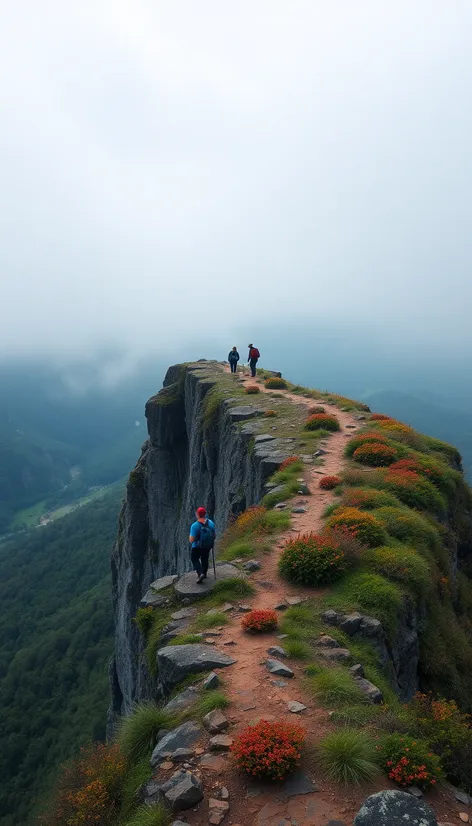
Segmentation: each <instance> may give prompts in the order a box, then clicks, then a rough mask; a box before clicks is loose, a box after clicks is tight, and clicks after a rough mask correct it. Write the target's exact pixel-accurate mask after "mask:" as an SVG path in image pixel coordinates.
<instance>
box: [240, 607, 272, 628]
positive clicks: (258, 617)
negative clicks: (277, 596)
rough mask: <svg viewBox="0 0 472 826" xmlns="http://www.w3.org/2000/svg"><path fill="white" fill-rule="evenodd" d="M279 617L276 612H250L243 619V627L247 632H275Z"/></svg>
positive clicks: (261, 610) (260, 610) (262, 610)
mask: <svg viewBox="0 0 472 826" xmlns="http://www.w3.org/2000/svg"><path fill="white" fill-rule="evenodd" d="M277 622H278V617H277V614H276V612H275V611H269V610H264V609H259V610H256V611H249V612H248V613H247V614H245V616H244V617H243V619H242V621H241V625H242V627H243V628H244V630H245V631H256V632H262V631H273V630H274V628H277Z"/></svg>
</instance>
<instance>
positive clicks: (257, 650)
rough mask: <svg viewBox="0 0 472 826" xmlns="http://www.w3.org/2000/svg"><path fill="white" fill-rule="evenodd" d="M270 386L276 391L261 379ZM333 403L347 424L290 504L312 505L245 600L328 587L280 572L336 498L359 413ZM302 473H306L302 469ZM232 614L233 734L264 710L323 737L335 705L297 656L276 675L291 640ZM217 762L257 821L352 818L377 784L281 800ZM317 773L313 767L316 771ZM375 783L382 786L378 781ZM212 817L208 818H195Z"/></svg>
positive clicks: (236, 818)
mask: <svg viewBox="0 0 472 826" xmlns="http://www.w3.org/2000/svg"><path fill="white" fill-rule="evenodd" d="M239 378H240V379H242V381H243V383H244V384H247V383H251V382H253V379H251V378H250V377H249V376H245V375H241V374H240V375H239ZM261 390H262V391H263V392H268V391H266V389H265V388H264V387H263V386H261ZM283 397H284V399H287V400H289V401H290V402H292V403H293V404H295V405H299V406H303V407H306V408H309V407H312V406H313V404H314V403H315V402H314V400H313V399H306V398H303V397H300V396H298V395H295V394H292V393H288V392H283ZM323 407H325V409H326V411H327V412H328V411H329V412H332V413H334V414H335V415H336V416H337V418H338V419H339V422H340V424H341V430H340V431H339V432H337V433H333V434H332V435H330V436H329V437H328V438H327V439H326V441H325V442H323V449H324V450H325V451H326V453H325V455H324V456H323V465H322V466H317V465H311V464H305V467H304V471H303V480H304V482H305V484H306V485H307V486H308V489H309V491H310V494H309V495H306V496H305V495H299V496H296V497H294V499H293V500H292V501H291V502H290V504H289V506H290V505H299V504H300V505H301V506H302V507H303V508H304V510H305V511H306V512H305V513H302V514H291V516H292V525H291V527H290V528H289V529H288V530H287V531H286V532H284V533H282V534H280V535H279V536H278V537H277V539H276V540H275V542H274V544H273V549H272V552H271V553H268V554H266V555H264V556H263V558H262V559H260V562H261V565H262V567H261V570H260V571H258V572H257V574H255V575H253V576H252V577H251V582H252V584H253V585H255V587H256V593H255V595H254V596H253V597H251V598H248V599H245V600H244V603H245V604H247V605H249V606H250V607H251V608H274V606H275V605H277V604H278V603H280V602H283V601H284V600H285V599H286V598H288V599H290V598H291V597H292V598H294V597H300V598H301V599H302V600H303V599H306V598H308V597H313V596H315V595H317V594H321V593H322V591H321V590H316V589H313V588H300V587H295V586H292V585H290V584H288V583H287V582H285V581H284V580H283V579H282V578H281V577H280V575H279V572H278V560H279V556H280V551H281V549H282V547H283V546H284V543H285V542H286V540H287V539H288V538H290V537H292V536H293V535H296V534H298V533H305V532H308V531H314V532H318V531H320V530H321V528H322V525H323V519H322V514H323V512H324V510H325V508H326V506H327V505H328V504H329V503H330V502H332V501H333V500H334V494H333V493H332V492H330V491H323V490H321V489H320V488H319V480H320V478H321V476H324V475H327V474H329V475H331V474H335V473H339V471H340V470H341V468H342V466H343V464H344V448H345V445H346V442H347V438H348V437H349V436H350V435H352V434H353V433H354V432H355V430H356V429H357V427H358V426H359V421H358V420H357V419H356V418H355V417H354V415H353V414H352V413H347V412H343V411H340V410H339V408H337V407H336V406H335V405H331V404H329V403H327V402H325V401H323ZM300 478H302V477H301V476H300ZM230 616H231V622H230V623H229V624H228V625H227V626H225V627H224V628H222V629H221V632H222V635H221V637H219V638H217V639H216V640H215V644H216V647H217V648H219V649H221V650H222V651H227V652H228V653H231V655H232V656H234V657H235V659H236V660H237V665H235V666H234V667H233V668H231V669H228V670H227V671H226V672H225V673H224V674H222V675H221V676H222V678H223V680H224V685H225V693H226V695H227V696H228V698H229V700H230V706H229V709H228V719H229V720H230V721H231V722H232V723H233V726H232V729H231V732H232V734H233V733H234V734H236V733H238V732H239V731H240V730H241V729H243V728H245V727H246V726H247V725H250V724H254V723H255V722H257V721H258V720H260V719H261V718H263V719H266V720H286V721H289V722H292V723H293V722H298V723H299V724H301V725H302V726H303V727H304V728H305V729H306V732H307V742H308V743H310V742H311V743H316V742H317V741H318V740H319V739H320V738H321V737H323V736H324V735H325V734H326V733H327V732H328V731H330V730H331V729H332V725H331V724H330V719H329V713H328V711H327V710H326V708H322V707H320V706H318V705H317V703H316V702H315V701H314V700H313V697H312V696H311V695H307V693H306V692H305V691H304V689H303V685H302V680H303V676H304V673H303V672H304V667H305V665H306V664H304V663H302V664H300V663H299V662H298V661H297V660H294V659H288V660H284V663H286V664H287V665H288V666H289V668H290V669H291V670H292V671H293V672H294V677H293V678H292V679H282V680H281V679H280V678H277V677H274V676H273V675H271V674H270V673H269V672H268V670H267V668H266V665H265V661H266V659H267V658H268V656H269V655H268V654H267V649H268V648H269V647H271V646H273V645H281V646H283V640H279V639H278V638H277V633H278V632H277V631H276V632H274V633H273V634H264V635H255V636H251V635H249V634H247V633H245V632H244V631H243V630H242V628H241V619H242V617H243V614H241V613H238V612H236V611H234V612H232V613H231V615H230ZM291 700H296V701H298V702H301V703H303V704H304V705H306V710H304V711H303V712H302V714H301V715H300V714H298V715H296V714H293V713H291V712H290V711H289V709H288V705H287V704H288V702H289V701H291ZM216 766H217V767H218V768H219V769H220V772H217V773H218V774H219V773H221V778H222V779H221V780H220V783H224V785H226V786H227V788H228V789H229V790H230V795H231V815H232V816H231V819H230V820H229V823H232V824H234V823H238V824H239V823H244V824H248V826H249V824H252V823H254V824H255V826H270V824H278V823H283V822H284V819H285V824H284V826H289V824H290V823H294V824H295V822H296V823H297V824H298V826H315V824H316V825H317V826H318V825H321V824H325V823H328V821H329V820H338V821H339V820H343V819H344V817H345V816H346V819H347V821H350V820H352V817H351V815H353V814H354V813H355V812H356V811H357V810H358V808H359V806H360V803H361V802H362V800H363V799H365V797H366V792H367V793H369V789H368V788H367V789H366V788H365V787H364V789H363V791H362V793H359V792H357V793H354V794H353V793H350V792H347V791H346V792H344V791H343V792H342V793H341V794H340V792H339V789H337V788H335V787H331V785H330V784H329V783H323V785H322V787H321V786H318V784H317V791H316V792H311V793H309V794H299V795H297V794H295V795H293V796H290V797H289V798H285V799H281V800H279V799H278V798H277V796H276V795H274V790H273V787H272V789H271V790H269V791H268V790H265V789H263V788H261V789H258V787H253V786H252V784H250V785H249V787H248V784H247V781H245V780H244V779H243V778H241V777H239V776H238V775H237V774H236V773H235V772H234V769H233V770H231V768H230V766H231V764H230V763H229V762H228V763H227V760H226V758H218V759H217V761H216ZM308 774H309V775H310V774H311V773H310V772H308ZM372 788H373V789H374V787H372ZM193 822H196V823H197V822H198V823H200V822H201V823H204V822H205V820H204V819H202V820H201V821H200V820H198V821H192V823H193Z"/></svg>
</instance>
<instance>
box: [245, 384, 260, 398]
mask: <svg viewBox="0 0 472 826" xmlns="http://www.w3.org/2000/svg"><path fill="white" fill-rule="evenodd" d="M244 392H245V393H247V394H248V396H254V395H255V394H256V393H260V392H261V388H260V387H258V386H257V384H248V385H247V387H245V388H244Z"/></svg>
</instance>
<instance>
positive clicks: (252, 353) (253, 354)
mask: <svg viewBox="0 0 472 826" xmlns="http://www.w3.org/2000/svg"><path fill="white" fill-rule="evenodd" d="M248 347H249V356H248V362H249V367H250V368H251V376H255V375H256V364H257V362H258V361H259V359H260V357H261V354H260V352H259V350H258V349H257V347H254V344H248Z"/></svg>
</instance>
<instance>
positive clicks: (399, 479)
mask: <svg viewBox="0 0 472 826" xmlns="http://www.w3.org/2000/svg"><path fill="white" fill-rule="evenodd" d="M384 483H385V486H386V487H387V489H388V490H391V491H392V493H394V494H395V496H397V497H398V498H399V499H400V501H401V502H404V503H405V505H409V507H410V508H419V509H420V510H429V511H432V512H433V513H437V514H439V515H441V516H442V515H444V514H445V512H446V503H445V501H444V499H443V497H442V496H441V494H440V493H439V491H437V490H436V488H435V487H434V485H433V484H432V482H430V481H429V480H428V479H425V478H424V477H423V476H421V475H420V474H419V473H417V472H416V471H414V470H406V469H401V470H398V469H397V470H392V469H391V468H389V469H388V471H387V473H386V475H385V480H384Z"/></svg>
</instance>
